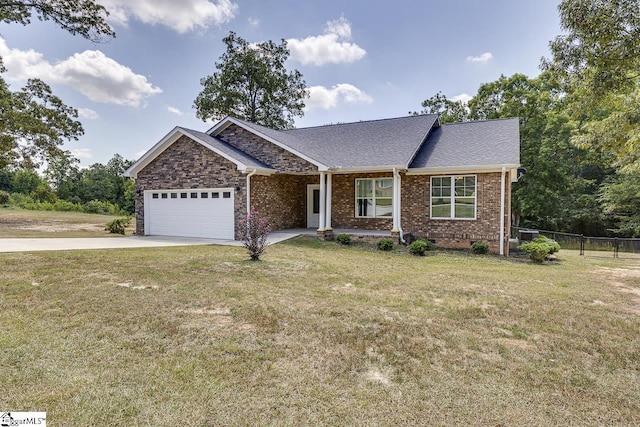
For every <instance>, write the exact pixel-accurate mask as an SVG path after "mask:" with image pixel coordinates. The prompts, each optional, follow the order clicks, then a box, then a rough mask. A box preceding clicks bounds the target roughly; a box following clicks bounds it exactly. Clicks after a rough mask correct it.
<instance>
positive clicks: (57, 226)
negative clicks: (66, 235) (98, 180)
mask: <svg viewBox="0 0 640 427" xmlns="http://www.w3.org/2000/svg"><path fill="white" fill-rule="evenodd" d="M0 227H11V228H14V229H17V230H32V231H43V232H45V233H55V232H60V231H84V230H86V231H103V230H104V226H103V225H98V224H90V223H80V224H70V223H65V222H58V221H38V222H25V221H6V220H0Z"/></svg>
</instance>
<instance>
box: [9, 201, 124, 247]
mask: <svg viewBox="0 0 640 427" xmlns="http://www.w3.org/2000/svg"><path fill="white" fill-rule="evenodd" d="M116 218H118V217H117V216H113V215H99V214H87V213H80V212H55V211H31V210H27V209H20V208H15V207H10V208H3V207H1V206H0V239H7V238H19V237H25V238H38V237H114V236H119V235H118V234H111V233H109V232H108V231H105V229H104V227H105V226H106V225H107V223H108V222H111V221H113V220H114V219H116ZM133 229H134V221H131V225H130V226H129V228H128V229H127V234H129V235H130V234H131V233H132V232H133Z"/></svg>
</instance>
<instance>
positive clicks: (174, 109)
mask: <svg viewBox="0 0 640 427" xmlns="http://www.w3.org/2000/svg"><path fill="white" fill-rule="evenodd" d="M167 111H168V112H170V113H173V114H177V115H178V116H181V115H183V114H184V113H183V112H182V111H180V110H179V109H177V108H176V107H167Z"/></svg>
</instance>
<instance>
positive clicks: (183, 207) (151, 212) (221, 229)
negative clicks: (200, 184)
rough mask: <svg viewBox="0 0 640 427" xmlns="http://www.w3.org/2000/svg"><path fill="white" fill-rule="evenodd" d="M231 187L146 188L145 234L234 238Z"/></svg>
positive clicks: (232, 193) (232, 194)
mask: <svg viewBox="0 0 640 427" xmlns="http://www.w3.org/2000/svg"><path fill="white" fill-rule="evenodd" d="M233 201H234V189H233V188H194V189H173V190H146V191H145V192H144V207H145V218H144V219H145V224H144V230H145V234H146V235H155V236H181V237H202V238H210V239H233V238H234V205H233V204H234V202H233Z"/></svg>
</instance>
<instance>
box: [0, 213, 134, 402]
mask: <svg viewBox="0 0 640 427" xmlns="http://www.w3.org/2000/svg"><path fill="white" fill-rule="evenodd" d="M115 218H118V217H116V216H113V215H99V214H87V213H79V212H55V211H32V210H27V209H20V208H15V207H10V208H3V207H1V206H0V239H6V238H16V237H25V238H39V237H114V236H118V235H117V234H111V233H109V232H108V231H105V229H104V227H105V226H106V225H107V223H108V222H111V221H113V220H114V219H115ZM133 223H134V221H131V225H130V227H129V228H128V230H127V234H131V233H132V232H133V229H134V224H133ZM0 410H1V409H0Z"/></svg>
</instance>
